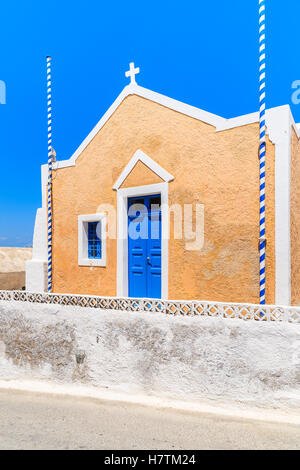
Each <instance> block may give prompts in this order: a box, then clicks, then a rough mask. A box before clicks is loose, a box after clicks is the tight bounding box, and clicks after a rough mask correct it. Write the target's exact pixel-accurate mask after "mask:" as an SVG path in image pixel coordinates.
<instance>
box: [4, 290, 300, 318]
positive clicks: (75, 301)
mask: <svg viewBox="0 0 300 470" xmlns="http://www.w3.org/2000/svg"><path fill="white" fill-rule="evenodd" d="M0 300H14V301H19V302H32V303H40V304H57V305H71V306H77V307H92V308H100V309H104V310H122V311H124V312H136V311H139V312H160V313H164V314H167V315H174V316H175V315H178V316H179V315H184V316H207V317H223V318H240V319H242V320H259V321H284V322H290V323H300V307H289V306H278V305H264V306H262V305H256V304H242V303H241V304H239V303H222V302H212V301H209V302H201V301H194V300H192V301H186V300H157V299H134V298H127V297H98V296H90V295H73V294H48V293H33V292H26V291H0Z"/></svg>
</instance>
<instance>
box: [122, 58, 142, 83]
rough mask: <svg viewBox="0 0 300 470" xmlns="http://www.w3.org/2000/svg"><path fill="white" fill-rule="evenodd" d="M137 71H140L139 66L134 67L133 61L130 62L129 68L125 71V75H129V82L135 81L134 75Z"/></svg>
mask: <svg viewBox="0 0 300 470" xmlns="http://www.w3.org/2000/svg"><path fill="white" fill-rule="evenodd" d="M138 73H140V68H139V67H136V68H134V62H130V64H129V70H127V72H125V77H130V83H135V84H136V81H135V76H136V75H137V74H138Z"/></svg>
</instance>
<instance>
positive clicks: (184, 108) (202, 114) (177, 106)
mask: <svg viewBox="0 0 300 470" xmlns="http://www.w3.org/2000/svg"><path fill="white" fill-rule="evenodd" d="M129 95H137V96H141V97H143V98H146V99H148V100H150V101H153V102H155V103H158V104H161V105H162V106H165V107H167V108H169V109H172V110H174V111H177V112H179V113H182V114H185V115H187V116H190V117H192V118H194V119H198V120H199V121H202V122H205V123H206V124H210V125H212V126H214V127H215V128H216V132H220V131H224V130H228V129H233V128H234V127H240V126H245V125H247V124H252V123H255V122H258V120H259V113H258V112H255V113H251V114H245V115H242V116H238V117H234V118H231V119H225V118H222V117H220V116H217V115H216V114H212V113H209V112H207V111H203V110H202V109H199V108H196V107H194V106H191V105H189V104H185V103H182V102H181V101H177V100H174V99H173V98H169V97H167V96H164V95H161V94H160V93H156V92H155V91H151V90H148V89H147V88H143V87H141V86H139V85H137V84H129V85H127V86H126V87H125V88H124V89H123V90H122V92H121V93H120V94H119V96H118V97H117V99H116V100H115V101H114V102H113V104H112V105H111V106H110V107H109V109H108V110H107V111H106V113H105V114H104V115H103V116H102V118H101V119H100V121H99V122H98V123H97V124H96V126H95V127H94V128H93V129H92V131H91V132H90V133H89V134H88V136H87V137H86V138H85V139H84V140H83V142H82V143H81V144H80V146H79V147H78V148H77V150H76V151H75V152H74V153H73V155H72V156H71V157H70V158H69V159H68V160H61V161H56V162H55V163H53V169H59V168H65V167H69V166H74V165H75V162H76V159H77V158H78V157H79V155H80V154H81V153H82V152H83V150H84V149H85V148H86V147H87V146H88V144H89V143H90V142H91V141H92V139H93V138H94V137H95V135H96V134H97V133H98V132H99V131H100V129H101V128H102V127H103V126H104V125H105V124H106V122H107V121H108V120H109V118H110V117H111V116H112V114H113V113H114V112H115V110H116V109H117V108H118V106H119V105H120V104H121V103H122V101H123V100H124V99H125V98H126V97H127V96H129ZM284 106H288V107H289V109H290V106H289V105H284ZM278 108H282V106H279V107H278ZM271 109H273V110H275V109H277V108H271ZM268 111H269V110H267V113H268ZM290 114H291V117H292V123H293V126H294V129H295V131H296V133H297V136H298V137H299V138H300V129H299V128H298V127H297V125H296V124H295V121H294V119H293V116H292V112H291V109H290Z"/></svg>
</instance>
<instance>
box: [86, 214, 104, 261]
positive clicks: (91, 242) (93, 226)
mask: <svg viewBox="0 0 300 470" xmlns="http://www.w3.org/2000/svg"><path fill="white" fill-rule="evenodd" d="M100 230H101V222H89V223H88V257H89V258H90V259H100V258H101V233H99V232H100ZM97 232H98V233H97Z"/></svg>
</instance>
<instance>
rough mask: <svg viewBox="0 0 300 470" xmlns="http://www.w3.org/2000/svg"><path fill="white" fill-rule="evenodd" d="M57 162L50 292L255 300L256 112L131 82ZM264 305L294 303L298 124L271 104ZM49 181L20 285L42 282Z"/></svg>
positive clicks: (297, 293) (297, 295)
mask: <svg viewBox="0 0 300 470" xmlns="http://www.w3.org/2000/svg"><path fill="white" fill-rule="evenodd" d="M138 71H139V70H138V69H136V68H135V67H134V64H130V70H129V72H128V73H127V74H126V76H128V77H129V78H130V83H129V84H128V85H127V86H125V88H124V89H123V91H122V92H121V94H120V95H119V96H118V97H117V99H116V100H115V101H114V103H113V104H112V105H111V107H110V108H109V109H108V110H107V112H106V113H105V114H104V116H103V117H102V118H101V119H100V121H99V122H98V123H97V124H96V126H95V127H94V129H93V130H92V131H91V132H90V134H89V135H88V136H87V137H86V139H85V140H84V141H83V142H82V143H81V145H80V146H79V147H78V149H77V150H76V152H75V153H74V154H73V155H72V156H71V157H70V158H68V159H62V160H58V161H55V162H53V179H52V292H54V293H66V294H68V293H70V294H87V295H98V296H109V297H113V296H122V297H138V298H139V297H142V298H158V299H159V298H162V299H172V300H212V301H220V302H246V303H255V304H257V303H259V284H260V272H259V211H260V202H259V201H260V184H259V158H258V150H259V114H258V112H257V113H253V114H247V115H244V116H240V117H234V118H231V119H224V118H222V117H220V116H217V115H214V114H211V113H209V112H206V111H203V110H201V109H198V108H195V107H193V106H190V105H187V104H184V103H181V102H179V101H176V100H174V99H171V98H168V97H166V96H164V95H161V94H159V93H156V92H154V91H151V90H148V89H146V88H143V87H141V86H139V85H137V83H136V79H135V75H136V74H137V72H138ZM266 133H267V144H266V176H265V192H266V217H265V230H266V289H265V297H266V298H265V300H266V303H267V304H275V303H276V304H282V305H297V304H299V303H300V187H299V184H298V182H299V179H300V142H299V138H300V130H299V128H298V126H297V125H296V124H295V122H294V120H293V117H292V114H291V110H290V107H289V106H288V105H286V106H280V107H276V108H272V109H268V110H267V113H266ZM47 183H48V167H47V165H43V166H42V207H41V208H40V209H38V210H37V215H36V221H35V228H34V241H33V257H32V259H31V260H30V261H27V265H26V289H27V290H28V291H32V292H46V291H47V258H48V254H47V253H48V246H47Z"/></svg>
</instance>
